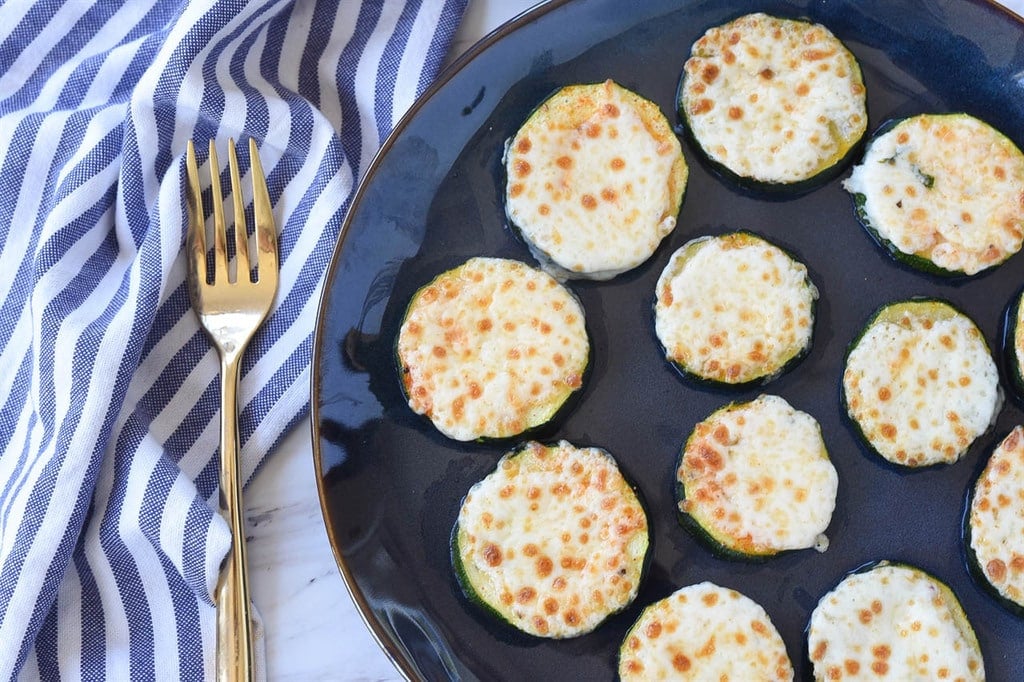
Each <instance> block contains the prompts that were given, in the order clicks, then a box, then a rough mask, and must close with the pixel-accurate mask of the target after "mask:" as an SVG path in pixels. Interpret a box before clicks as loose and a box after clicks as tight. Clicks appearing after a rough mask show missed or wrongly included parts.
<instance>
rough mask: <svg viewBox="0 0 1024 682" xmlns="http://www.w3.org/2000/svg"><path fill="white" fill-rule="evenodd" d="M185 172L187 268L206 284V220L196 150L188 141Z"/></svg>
mask: <svg viewBox="0 0 1024 682" xmlns="http://www.w3.org/2000/svg"><path fill="white" fill-rule="evenodd" d="M185 170H186V174H187V175H188V182H187V183H186V184H185V204H186V207H187V209H188V233H187V235H188V236H187V237H186V252H187V254H188V267H189V269H190V270H191V271H192V273H193V278H194V279H196V280H197V281H200V282H203V283H205V282H206V219H205V217H204V216H203V190H202V187H201V186H200V184H199V166H198V165H197V164H196V149H195V146H193V144H192V140H189V141H188V148H187V149H186V154H185Z"/></svg>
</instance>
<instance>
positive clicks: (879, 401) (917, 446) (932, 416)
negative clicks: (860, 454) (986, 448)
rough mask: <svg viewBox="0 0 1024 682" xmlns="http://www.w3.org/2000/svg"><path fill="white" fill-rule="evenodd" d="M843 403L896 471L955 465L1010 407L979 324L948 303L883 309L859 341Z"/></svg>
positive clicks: (916, 302)
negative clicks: (1005, 406)
mask: <svg viewBox="0 0 1024 682" xmlns="http://www.w3.org/2000/svg"><path fill="white" fill-rule="evenodd" d="M842 400H843V403H844V405H845V408H846V412H847V414H848V415H849V417H850V419H851V420H852V421H853V423H854V425H855V426H856V427H857V428H858V429H859V431H860V434H861V436H862V437H863V439H864V442H865V443H866V444H867V445H868V446H869V447H870V448H871V449H872V450H874V451H875V452H876V453H878V454H879V455H881V456H882V457H884V458H885V459H886V460H888V461H889V462H892V463H893V464H898V465H902V466H907V467H922V466H929V465H932V464H952V463H953V462H956V461H957V460H959V459H960V458H961V457H962V456H963V455H964V453H965V452H967V449H968V448H969V447H970V446H971V444H972V443H973V442H974V441H975V439H977V438H978V436H980V435H982V434H983V433H985V432H986V431H987V430H988V428H989V427H990V426H991V425H992V422H993V421H994V420H995V418H996V415H997V413H998V411H999V408H1000V407H1001V405H1002V395H1001V391H1000V388H999V372H998V370H997V368H996V364H995V361H994V360H993V359H992V354H991V353H990V352H989V349H988V345H987V344H986V343H985V337H984V336H983V335H982V333H981V330H979V329H978V327H977V325H975V324H974V322H973V321H972V320H971V319H970V318H969V317H967V315H965V314H964V313H962V312H960V311H959V310H957V309H956V308H955V307H954V306H953V305H952V304H950V303H949V302H947V301H942V300H939V299H931V298H921V299H911V300H906V301H898V302H896V303H890V304H888V305H885V306H882V307H881V308H880V309H879V310H878V311H877V312H876V313H875V314H874V315H873V316H872V318H871V319H870V320H869V322H868V323H867V325H866V326H865V328H864V331H863V332H861V334H860V335H859V336H858V337H857V338H856V339H855V340H854V341H853V343H852V344H851V345H850V349H849V350H848V352H847V355H846V368H845V370H844V371H843V381H842Z"/></svg>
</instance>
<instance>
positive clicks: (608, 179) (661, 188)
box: [505, 81, 688, 279]
mask: <svg viewBox="0 0 1024 682" xmlns="http://www.w3.org/2000/svg"><path fill="white" fill-rule="evenodd" d="M505 164H506V170H507V174H508V184H507V187H506V196H505V200H506V203H505V207H506V211H507V213H508V217H509V220H510V221H511V222H512V223H514V224H515V225H516V226H518V228H519V230H520V232H521V233H522V235H523V237H524V238H525V239H526V241H527V242H528V243H529V244H530V247H531V249H532V250H533V251H534V253H535V254H536V255H537V256H538V258H539V259H540V260H541V262H542V265H544V266H545V267H547V268H548V269H551V270H552V271H553V272H552V274H555V275H556V276H559V278H564V277H576V276H584V277H588V278H591V279H608V278H610V277H613V276H615V275H617V274H619V273H621V272H624V271H626V270H629V269H631V268H634V267H636V266H637V265H639V264H641V263H643V262H644V261H645V260H647V259H648V258H650V256H651V254H653V253H654V250H655V249H656V248H657V247H658V244H659V243H660V242H661V240H662V238H664V237H665V235H667V234H668V233H669V232H671V231H672V229H673V228H674V227H675V224H676V214H677V212H678V210H679V204H680V202H681V201H682V197H683V191H684V189H685V187H686V179H687V173H688V171H687V167H686V162H685V161H684V159H683V153H682V148H681V147H680V144H679V140H678V139H677V138H676V136H675V134H674V133H673V132H672V129H671V128H670V127H669V124H668V121H666V120H665V117H664V115H663V114H662V113H661V111H660V110H659V109H658V107H657V106H656V105H654V104H653V103H651V102H649V101H647V100H645V99H643V98H641V97H640V96H638V95H636V94H634V93H632V92H630V91H629V90H626V89H624V88H622V87H620V86H619V85H617V84H615V83H613V82H612V81H606V82H604V83H599V84H595V85H574V86H569V87H565V88H563V89H561V90H560V91H558V92H557V93H556V94H554V95H553V96H552V97H551V98H549V99H548V100H547V101H545V102H544V103H543V104H542V105H541V106H540V108H539V109H538V110H537V111H536V112H535V113H534V114H533V115H532V116H531V117H530V118H529V120H527V121H526V123H525V124H524V125H523V126H522V128H520V129H519V131H518V132H517V133H516V135H515V137H514V138H513V139H512V140H510V141H509V144H508V148H507V149H506V152H505ZM552 266H553V267H552Z"/></svg>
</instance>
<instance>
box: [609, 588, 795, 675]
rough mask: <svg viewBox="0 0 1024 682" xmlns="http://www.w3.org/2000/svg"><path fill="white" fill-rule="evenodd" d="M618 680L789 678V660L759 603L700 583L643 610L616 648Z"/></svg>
mask: <svg viewBox="0 0 1024 682" xmlns="http://www.w3.org/2000/svg"><path fill="white" fill-rule="evenodd" d="M619 679H621V680H623V682H632V681H633V680H725V679H728V680H764V681H765V682H770V681H776V680H777V681H778V682H790V680H792V679H793V664H792V663H791V662H790V660H789V654H787V653H786V645H785V643H784V642H783V640H782V636H781V635H780V634H779V632H778V630H776V629H775V625H774V624H773V623H772V621H771V618H769V617H768V614H767V613H766V612H765V610H764V608H762V607H761V605H760V604H758V603H757V602H755V601H754V600H752V599H750V598H749V597H747V596H745V595H743V594H740V593H739V592H737V591H735V590H731V589H728V588H725V587H719V586H718V585H715V584H713V583H710V582H703V583H699V584H697V585H690V586H688V587H683V588H680V589H679V590H677V591H676V592H674V593H673V594H671V595H669V596H668V597H665V598H664V599H662V600H660V601H658V602H655V603H654V604H651V605H650V606H648V607H647V608H645V609H644V611H643V613H641V614H640V617H639V618H638V619H637V621H636V623H634V625H633V627H632V628H630V630H629V632H627V633H626V637H625V639H624V640H623V642H622V646H621V647H620V648H619Z"/></svg>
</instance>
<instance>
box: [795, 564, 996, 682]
mask: <svg viewBox="0 0 1024 682" xmlns="http://www.w3.org/2000/svg"><path fill="white" fill-rule="evenodd" d="M807 651H808V653H809V655H810V659H811V664H812V665H813V667H814V679H815V680H822V681H824V680H839V679H842V680H860V679H871V680H875V679H889V680H945V679H948V680H964V681H965V682H966V681H979V682H980V681H981V680H984V679H985V665H984V661H983V659H982V655H981V647H980V645H979V644H978V638H977V636H976V635H975V634H974V629H973V628H972V627H971V624H970V622H969V621H968V619H967V614H966V613H964V610H963V607H961V605H960V602H959V600H958V599H957V598H956V595H955V594H953V591H952V590H950V589H949V587H948V586H947V585H946V584H945V583H943V582H941V581H940V580H938V579H936V578H935V577H933V576H931V575H929V574H928V573H926V572H924V571H922V570H921V569H919V568H916V567H913V566H908V565H905V564H894V563H888V562H880V563H878V564H876V565H874V566H872V567H870V568H868V569H866V570H863V571H858V572H855V573H852V574H850V575H849V576H847V577H846V578H844V579H843V580H842V581H841V582H840V583H839V584H838V585H837V586H836V587H835V589H833V590H832V591H831V592H829V593H828V594H826V595H825V596H823V597H822V598H821V600H820V601H819V602H818V605H817V606H816V607H815V609H814V611H813V612H812V613H811V619H810V625H809V626H808V629H807Z"/></svg>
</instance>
